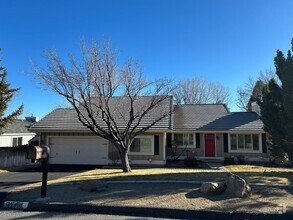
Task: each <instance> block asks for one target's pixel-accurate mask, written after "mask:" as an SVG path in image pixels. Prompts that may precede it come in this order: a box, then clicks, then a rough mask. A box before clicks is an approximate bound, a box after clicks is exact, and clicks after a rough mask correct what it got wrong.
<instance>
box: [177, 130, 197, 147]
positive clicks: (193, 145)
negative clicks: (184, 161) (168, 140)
mask: <svg viewBox="0 0 293 220" xmlns="http://www.w3.org/2000/svg"><path fill="white" fill-rule="evenodd" d="M175 134H182V135H184V134H188V135H190V134H192V136H193V144H192V145H178V146H177V147H178V148H185V147H186V148H196V146H195V145H196V140H195V138H196V137H195V136H196V135H195V133H193V132H176V133H173V134H172V141H174V140H175V137H174V135H175ZM183 141H184V137H183Z"/></svg>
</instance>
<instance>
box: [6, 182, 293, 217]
mask: <svg viewBox="0 0 293 220" xmlns="http://www.w3.org/2000/svg"><path fill="white" fill-rule="evenodd" d="M252 190H253V191H252V196H251V197H248V198H244V199H240V198H229V197H228V196H227V195H226V194H225V193H224V194H221V195H216V196H206V195H203V194H201V193H200V192H199V185H196V184H182V183H180V184H179V183H168V184H167V183H160V184H159V183H140V184H138V183H136V184H118V183H115V184H108V189H106V190H104V191H101V192H85V191H82V190H80V184H71V185H59V186H58V185H51V186H49V187H48V196H49V197H51V200H50V201H49V202H50V203H67V204H68V203H75V204H95V205H107V206H129V207H150V208H152V207H159V208H174V209H190V210H207V209H208V210H215V211H243V212H253V213H277V212H278V211H281V212H282V211H286V212H288V211H291V212H292V211H293V196H292V193H293V188H292V187H282V188H277V187H264V186H261V187H260V186H258V187H253V188H252ZM39 194H40V189H39V188H35V189H27V190H25V191H15V192H11V193H9V195H8V198H7V200H18V201H21V200H23V201H28V200H30V201H33V200H34V199H36V198H38V197H39Z"/></svg>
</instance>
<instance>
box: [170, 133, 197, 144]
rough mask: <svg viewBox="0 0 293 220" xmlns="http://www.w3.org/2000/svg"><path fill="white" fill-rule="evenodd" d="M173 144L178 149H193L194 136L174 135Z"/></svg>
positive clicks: (189, 134) (188, 134)
mask: <svg viewBox="0 0 293 220" xmlns="http://www.w3.org/2000/svg"><path fill="white" fill-rule="evenodd" d="M174 144H175V145H177V146H178V147H194V134H193V133H176V134H174Z"/></svg>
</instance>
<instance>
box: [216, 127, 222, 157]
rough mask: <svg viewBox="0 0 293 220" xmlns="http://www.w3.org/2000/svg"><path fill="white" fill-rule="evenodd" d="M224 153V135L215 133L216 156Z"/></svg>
mask: <svg viewBox="0 0 293 220" xmlns="http://www.w3.org/2000/svg"><path fill="white" fill-rule="evenodd" d="M223 155H224V135H223V134H220V133H217V134H216V157H223Z"/></svg>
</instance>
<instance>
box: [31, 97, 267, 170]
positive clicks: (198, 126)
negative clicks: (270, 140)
mask: <svg viewBox="0 0 293 220" xmlns="http://www.w3.org/2000/svg"><path fill="white" fill-rule="evenodd" d="M161 107H162V106H160V108H161ZM163 107H164V108H168V110H170V111H171V109H172V108H173V102H172V98H170V102H167V103H164V105H163ZM157 113H158V112H157V111H154V112H153V114H157ZM151 117H152V115H151V114H150V115H149V116H148V118H151ZM121 121H122V122H123V120H120V122H119V123H122V122H121ZM144 123H146V121H145V122H144ZM121 126H123V125H122V124H121ZM262 127H263V123H262V122H261V120H260V119H259V116H258V114H256V113H254V112H234V113H233V112H229V111H228V109H227V108H226V106H225V105H221V104H206V105H205V104H204V105H201V104H198V105H180V106H176V108H175V112H174V113H173V114H171V115H170V116H168V117H166V118H165V119H164V120H162V121H160V122H159V123H157V124H156V125H155V126H154V127H152V128H150V129H149V130H148V131H147V132H145V133H144V134H142V135H140V136H137V137H136V138H135V140H134V142H133V144H132V146H131V148H130V151H129V159H130V163H131V164H150V165H152V164H153V165H164V164H165V163H166V160H167V159H169V158H170V157H171V155H172V147H173V149H174V146H175V145H176V146H177V151H180V150H181V149H182V150H183V149H184V148H187V150H188V151H185V152H184V154H183V155H182V157H181V158H180V159H183V158H185V157H186V155H187V154H193V155H194V156H196V157H197V158H205V159H223V158H224V157H230V156H235V157H236V156H238V155H244V156H247V157H248V159H250V160H267V158H268V154H267V147H266V136H265V132H264V131H263V129H262ZM30 130H31V131H33V132H37V133H38V134H39V136H40V138H41V140H40V141H42V142H43V143H44V144H46V145H48V146H49V147H50V149H51V152H50V160H49V163H51V164H96V165H106V164H115V163H120V159H119V155H118V153H117V150H116V148H115V147H114V146H113V144H111V143H110V142H109V141H107V140H105V139H102V138H100V137H97V136H95V135H93V134H92V133H91V131H90V130H89V129H88V128H86V127H84V126H83V125H82V124H81V123H80V122H79V121H78V119H77V115H76V112H75V110H73V109H68V108H67V109H62V108H58V109H55V110H54V111H52V112H51V113H49V114H48V115H47V116H46V117H44V118H43V119H42V120H41V121H39V122H38V123H36V124H35V125H34V126H32V128H31V129H30Z"/></svg>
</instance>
